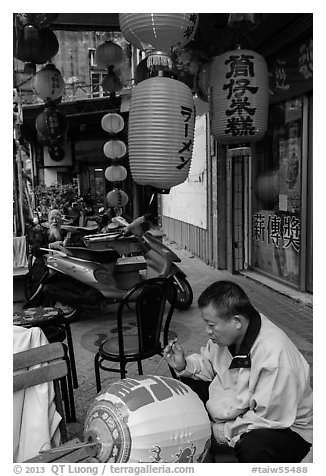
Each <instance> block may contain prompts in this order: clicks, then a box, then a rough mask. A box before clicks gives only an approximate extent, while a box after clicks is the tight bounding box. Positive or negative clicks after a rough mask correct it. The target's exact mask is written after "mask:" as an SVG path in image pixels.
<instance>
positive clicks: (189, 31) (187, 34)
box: [183, 13, 198, 39]
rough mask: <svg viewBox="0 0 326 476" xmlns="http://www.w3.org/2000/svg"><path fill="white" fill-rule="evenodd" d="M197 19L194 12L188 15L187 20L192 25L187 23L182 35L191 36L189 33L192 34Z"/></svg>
mask: <svg viewBox="0 0 326 476" xmlns="http://www.w3.org/2000/svg"><path fill="white" fill-rule="evenodd" d="M197 20H198V15H196V13H192V14H191V15H190V18H189V21H190V22H191V23H192V25H189V26H188V27H187V28H186V31H185V32H184V34H183V36H184V37H185V38H186V39H188V38H190V37H191V35H192V34H193V32H194V29H195V26H196V24H197Z"/></svg>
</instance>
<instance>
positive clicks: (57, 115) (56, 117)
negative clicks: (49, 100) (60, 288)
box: [35, 107, 68, 141]
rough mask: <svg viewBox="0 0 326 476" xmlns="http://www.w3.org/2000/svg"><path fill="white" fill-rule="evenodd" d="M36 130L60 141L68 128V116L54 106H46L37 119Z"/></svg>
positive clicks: (46, 137) (47, 137)
mask: <svg viewBox="0 0 326 476" xmlns="http://www.w3.org/2000/svg"><path fill="white" fill-rule="evenodd" d="M35 126H36V130H37V132H38V133H39V134H41V136H43V137H44V138H45V139H53V140H54V141H60V140H61V139H62V138H63V137H64V135H65V133H66V131H67V128H68V122H67V118H66V116H65V115H64V114H62V113H61V112H59V111H58V110H57V109H55V108H53V107H46V108H45V109H44V111H42V112H41V113H40V114H39V115H38V116H37V117H36V119H35Z"/></svg>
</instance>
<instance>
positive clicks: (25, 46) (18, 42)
mask: <svg viewBox="0 0 326 476" xmlns="http://www.w3.org/2000/svg"><path fill="white" fill-rule="evenodd" d="M32 28H34V27H32ZM58 50H59V43H58V40H57V37H56V35H55V33H54V32H53V31H52V30H50V28H42V29H41V30H36V37H35V38H32V39H26V38H25V37H24V30H21V29H15V28H14V57H15V58H17V59H18V60H20V61H23V62H24V63H25V66H24V73H26V74H27V73H29V74H35V71H36V64H43V63H46V62H47V61H49V60H50V59H51V58H52V57H53V56H54V55H56V54H57V52H58Z"/></svg>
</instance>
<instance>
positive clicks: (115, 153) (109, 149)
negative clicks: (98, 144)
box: [103, 139, 127, 159]
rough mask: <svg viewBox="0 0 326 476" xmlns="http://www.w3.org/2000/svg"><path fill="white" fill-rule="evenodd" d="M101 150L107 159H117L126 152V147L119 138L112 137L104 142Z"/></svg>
mask: <svg viewBox="0 0 326 476" xmlns="http://www.w3.org/2000/svg"><path fill="white" fill-rule="evenodd" d="M103 152H104V155H105V156H106V157H108V158H109V159H119V158H120V157H123V156H124V155H125V154H126V152H127V147H126V144H125V143H124V142H122V141H121V140H117V139H112V140H109V141H108V142H106V143H105V144H104V146H103Z"/></svg>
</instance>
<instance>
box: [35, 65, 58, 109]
mask: <svg viewBox="0 0 326 476" xmlns="http://www.w3.org/2000/svg"><path fill="white" fill-rule="evenodd" d="M33 85H34V89H35V92H36V94H37V95H38V96H40V98H41V99H43V101H44V102H49V101H55V100H56V99H59V98H60V97H61V96H62V94H63V91H64V88H65V83H64V81H63V79H62V76H61V73H60V71H59V70H58V69H57V68H56V67H55V66H54V64H47V65H46V66H45V67H44V68H43V69H41V71H39V72H38V73H36V75H35V76H34V80H33Z"/></svg>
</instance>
